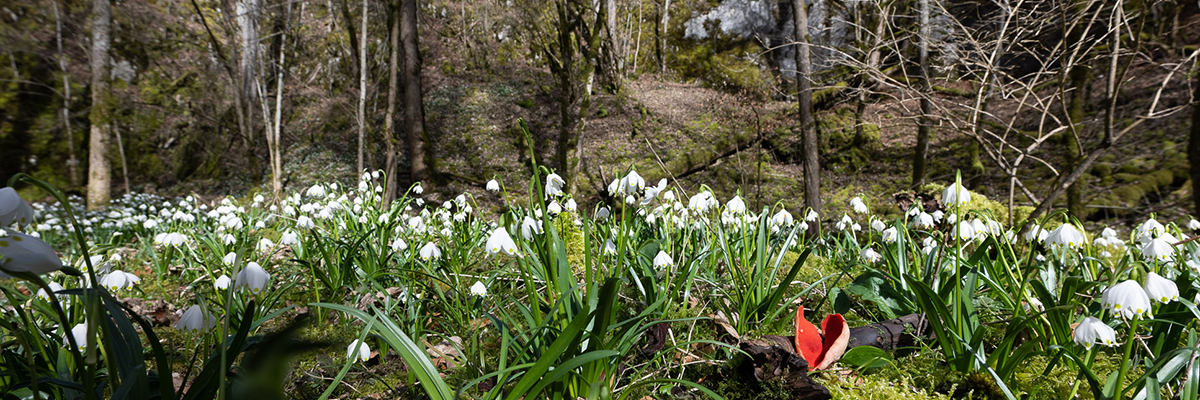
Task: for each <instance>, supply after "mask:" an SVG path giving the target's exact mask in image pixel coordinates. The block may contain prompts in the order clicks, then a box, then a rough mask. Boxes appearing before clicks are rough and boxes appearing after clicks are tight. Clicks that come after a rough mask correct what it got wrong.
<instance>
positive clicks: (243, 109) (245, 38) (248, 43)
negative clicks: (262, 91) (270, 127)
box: [236, 0, 262, 181]
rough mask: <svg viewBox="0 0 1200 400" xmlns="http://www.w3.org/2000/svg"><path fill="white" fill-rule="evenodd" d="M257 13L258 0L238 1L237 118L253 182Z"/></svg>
mask: <svg viewBox="0 0 1200 400" xmlns="http://www.w3.org/2000/svg"><path fill="white" fill-rule="evenodd" d="M258 10H259V0H238V2H237V7H236V17H237V20H238V26H239V27H240V28H241V40H242V57H241V65H240V74H241V78H242V83H241V85H240V88H241V89H240V90H239V93H238V94H239V96H238V103H239V104H238V116H239V117H240V118H241V119H242V121H241V122H240V125H241V128H242V134H243V135H244V136H243V140H244V143H245V145H246V157H247V159H248V162H249V164H250V175H251V177H252V178H253V180H255V181H257V180H258V179H259V178H261V177H262V175H261V174H260V171H259V170H258V163H257V161H256V157H255V155H254V148H255V147H256V146H255V145H254V102H255V100H256V99H257V96H258V88H257V86H256V85H257V82H258V81H257V79H258V75H257V73H256V69H257V68H258Z"/></svg>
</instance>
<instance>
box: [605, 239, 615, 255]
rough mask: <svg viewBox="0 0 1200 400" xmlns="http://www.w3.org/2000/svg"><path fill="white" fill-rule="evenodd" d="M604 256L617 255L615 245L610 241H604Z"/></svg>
mask: <svg viewBox="0 0 1200 400" xmlns="http://www.w3.org/2000/svg"><path fill="white" fill-rule="evenodd" d="M604 254H617V245H616V244H615V243H613V241H612V239H604Z"/></svg>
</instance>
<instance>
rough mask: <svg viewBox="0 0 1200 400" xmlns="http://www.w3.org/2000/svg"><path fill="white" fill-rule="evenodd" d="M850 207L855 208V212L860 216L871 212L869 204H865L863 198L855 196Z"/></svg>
mask: <svg viewBox="0 0 1200 400" xmlns="http://www.w3.org/2000/svg"><path fill="white" fill-rule="evenodd" d="M850 206H851V207H854V212H855V213H858V214H866V213H867V211H869V210H868V209H867V204H866V203H863V201H862V198H861V197H857V196H855V197H854V198H853V199H850Z"/></svg>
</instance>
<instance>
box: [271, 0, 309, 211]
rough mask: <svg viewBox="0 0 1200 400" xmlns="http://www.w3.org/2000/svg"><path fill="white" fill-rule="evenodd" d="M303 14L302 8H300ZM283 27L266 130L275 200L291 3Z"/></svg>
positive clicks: (280, 178)
mask: <svg viewBox="0 0 1200 400" xmlns="http://www.w3.org/2000/svg"><path fill="white" fill-rule="evenodd" d="M300 14H301V16H303V14H304V13H303V9H301V13H300ZM284 21H285V22H284V24H283V29H282V30H281V31H280V32H279V35H280V37H279V38H280V39H279V65H278V66H276V68H277V69H278V72H277V73H276V75H275V124H274V126H273V127H272V128H271V129H269V130H268V132H267V135H268V137H267V139H268V140H267V147H268V149H267V150H268V151H269V153H270V155H271V192H272V193H273V194H274V195H275V200H282V199H283V151H282V150H283V146H282V144H281V143H280V141H281V138H282V137H283V133H282V132H283V79H284V76H283V73H284V71H287V67H286V65H287V64H286V62H287V52H286V50H287V30H288V26H289V25H291V23H292V3H291V2H288V5H287V19H286V20H284Z"/></svg>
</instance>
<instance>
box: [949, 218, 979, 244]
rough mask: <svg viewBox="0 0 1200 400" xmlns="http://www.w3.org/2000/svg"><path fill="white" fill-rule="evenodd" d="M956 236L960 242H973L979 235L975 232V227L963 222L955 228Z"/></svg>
mask: <svg viewBox="0 0 1200 400" xmlns="http://www.w3.org/2000/svg"><path fill="white" fill-rule="evenodd" d="M954 234H955V236H956V237H958V239H959V240H971V239H974V238H975V236H976V235H978V232H975V226H974V225H971V223H970V222H967V221H962V222H959V223H958V226H957V227H955V229H954Z"/></svg>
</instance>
